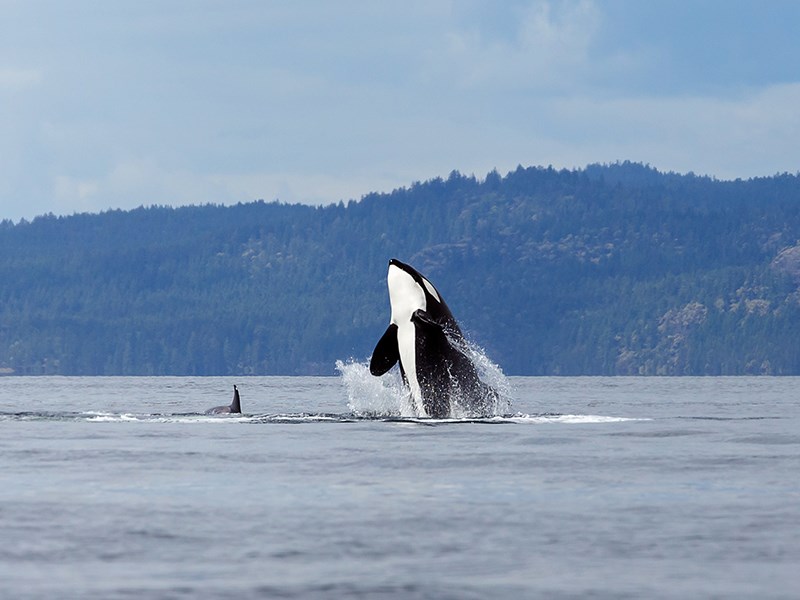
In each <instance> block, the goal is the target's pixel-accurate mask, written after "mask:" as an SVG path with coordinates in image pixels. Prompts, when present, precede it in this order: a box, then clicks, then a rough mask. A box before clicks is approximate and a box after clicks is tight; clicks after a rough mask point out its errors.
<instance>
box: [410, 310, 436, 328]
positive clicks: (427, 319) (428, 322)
mask: <svg viewBox="0 0 800 600" xmlns="http://www.w3.org/2000/svg"><path fill="white" fill-rule="evenodd" d="M411 321H412V322H413V323H416V324H418V325H422V326H423V327H434V328H436V329H442V326H441V325H440V324H439V323H437V322H436V321H435V320H434V318H433V317H432V316H430V314H428V313H427V312H426V311H424V310H422V309H419V310H415V311H414V314H412V315H411Z"/></svg>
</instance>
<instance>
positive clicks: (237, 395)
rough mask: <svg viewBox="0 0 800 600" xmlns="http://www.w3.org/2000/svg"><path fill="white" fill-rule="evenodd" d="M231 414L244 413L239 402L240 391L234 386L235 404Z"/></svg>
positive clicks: (232, 404) (232, 405)
mask: <svg viewBox="0 0 800 600" xmlns="http://www.w3.org/2000/svg"><path fill="white" fill-rule="evenodd" d="M231 412H232V413H240V412H242V404H241V401H240V400H239V389H238V388H237V387H236V386H235V385H234V386H233V402H231Z"/></svg>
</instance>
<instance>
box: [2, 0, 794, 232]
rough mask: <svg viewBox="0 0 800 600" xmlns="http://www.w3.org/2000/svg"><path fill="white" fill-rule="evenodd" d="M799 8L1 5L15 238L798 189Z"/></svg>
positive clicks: (235, 2) (14, 1) (657, 2)
mask: <svg viewBox="0 0 800 600" xmlns="http://www.w3.org/2000/svg"><path fill="white" fill-rule="evenodd" d="M798 31H800V2H796V1H794V0H786V1H782V0H770V1H769V2H763V1H760V0H758V1H752V2H748V1H743V0H690V1H681V0H647V1H641V0H563V1H558V0H549V1H547V0H506V1H504V2H496V1H491V0H486V1H483V0H450V1H447V0H403V1H402V2H397V1H395V2H388V1H386V2H381V1H376V0H372V1H369V0H364V1H356V0H339V1H336V2H332V1H327V0H319V1H317V0H308V1H303V0H297V1H294V2H285V1H281V2H278V1H270V0H253V1H246V0H219V1H211V0H185V1H182V0H115V1H113V2H109V1H107V0H95V1H89V0H58V1H55V0H52V1H46V0H0V221H1V220H3V219H11V220H13V221H15V222H16V221H18V220H20V219H23V218H24V219H28V220H30V219H32V218H33V217H35V216H37V215H42V214H48V213H53V214H56V215H71V214H74V213H82V212H100V211H104V210H108V209H116V208H121V209H131V208H136V207H138V206H142V205H144V206H149V205H153V204H158V205H174V206H178V205H185V204H206V203H216V204H235V203H237V202H249V201H252V200H256V199H264V200H267V201H270V200H280V201H283V202H290V203H297V202H301V203H308V204H327V203H331V202H338V201H340V200H344V201H345V202H347V201H348V200H351V199H354V200H358V199H359V198H361V197H362V196H363V195H365V194H367V193H369V192H372V191H391V190H392V189H395V188H398V187H402V186H407V185H410V184H411V183H413V182H415V181H425V180H427V179H430V178H434V177H438V176H441V177H445V178H446V177H447V176H448V174H449V173H450V172H451V171H452V170H458V171H460V172H461V173H464V174H468V175H469V174H474V175H476V176H477V177H479V178H482V177H484V176H485V175H486V174H487V173H488V172H489V171H491V170H492V169H497V170H498V171H499V172H500V173H501V174H504V173H506V172H508V171H510V170H513V169H515V168H516V167H517V166H518V165H522V166H548V165H552V166H554V167H557V168H581V167H584V166H586V165H587V164H591V163H610V162H614V161H618V160H631V161H635V162H642V163H647V164H650V165H651V166H653V167H655V168H657V169H659V170H662V171H677V172H681V173H685V172H690V171H691V172H694V173H696V174H698V175H710V176H713V177H717V178H719V179H735V178H739V177H741V178H749V177H755V176H767V175H773V174H775V173H782V172H789V173H796V172H798V170H800V108H798V107H800V36H799V35H798V33H797V32H798Z"/></svg>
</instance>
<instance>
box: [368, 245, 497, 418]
mask: <svg viewBox="0 0 800 600" xmlns="http://www.w3.org/2000/svg"><path fill="white" fill-rule="evenodd" d="M386 279H387V284H388V286H389V303H390V305H391V309H392V315H391V320H390V323H389V327H388V328H387V329H386V332H385V333H384V334H383V337H381V339H380V340H379V341H378V344H377V345H376V346H375V350H374V351H373V353H372V359H371V360H370V364H369V370H370V373H372V374H373V375H375V376H380V375H383V374H384V373H386V372H387V371H388V370H389V369H391V368H392V367H393V366H394V364H395V363H396V362H398V361H399V362H400V373H401V374H402V377H403V381H405V382H406V384H407V385H408V387H409V388H410V390H411V399H412V401H413V403H414V406H415V409H416V411H417V413H418V414H420V415H421V416H428V417H433V418H437V419H441V418H444V417H447V416H449V415H450V414H451V411H452V408H453V403H454V402H455V403H458V404H459V405H460V406H462V407H464V408H465V409H467V410H468V411H469V412H470V413H472V414H474V415H485V414H487V412H488V410H489V407H490V406H493V403H494V401H495V400H496V399H497V392H496V391H495V390H493V389H492V388H491V387H489V386H488V385H486V384H485V383H483V382H482V381H481V380H480V379H479V377H478V372H477V371H476V369H475V365H474V364H473V363H472V361H471V360H470V359H469V357H468V355H467V343H466V341H465V340H464V336H463V334H462V333H461V329H460V328H459V327H458V323H456V320H455V318H454V317H453V313H451V312H450V308H448V306H447V304H446V303H445V301H444V299H443V298H442V296H441V294H439V292H438V291H437V290H436V288H435V287H434V286H433V284H432V283H431V282H430V281H428V280H427V279H426V278H425V277H423V276H422V275H421V274H420V273H419V272H418V271H416V270H415V269H414V268H413V267H411V266H409V265H407V264H404V263H402V262H400V261H399V260H397V259H392V260H390V261H389V272H388V274H387V278H386Z"/></svg>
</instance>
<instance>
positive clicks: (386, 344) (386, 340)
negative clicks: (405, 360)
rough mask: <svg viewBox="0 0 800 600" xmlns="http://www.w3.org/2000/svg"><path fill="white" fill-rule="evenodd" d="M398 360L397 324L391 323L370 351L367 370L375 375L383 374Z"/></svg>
mask: <svg viewBox="0 0 800 600" xmlns="http://www.w3.org/2000/svg"><path fill="white" fill-rule="evenodd" d="M398 360H400V350H399V349H398V347H397V325H395V324H391V325H389V327H387V328H386V332H385V333H384V334H383V336H382V337H381V339H380V340H378V344H377V345H376V346H375V350H373V351H372V359H371V360H370V361H369V372H370V373H372V374H373V375H375V376H380V375H383V374H384V373H386V371H388V370H389V369H391V368H392V367H393V366H394V364H395V363H396V362H397V361H398Z"/></svg>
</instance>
